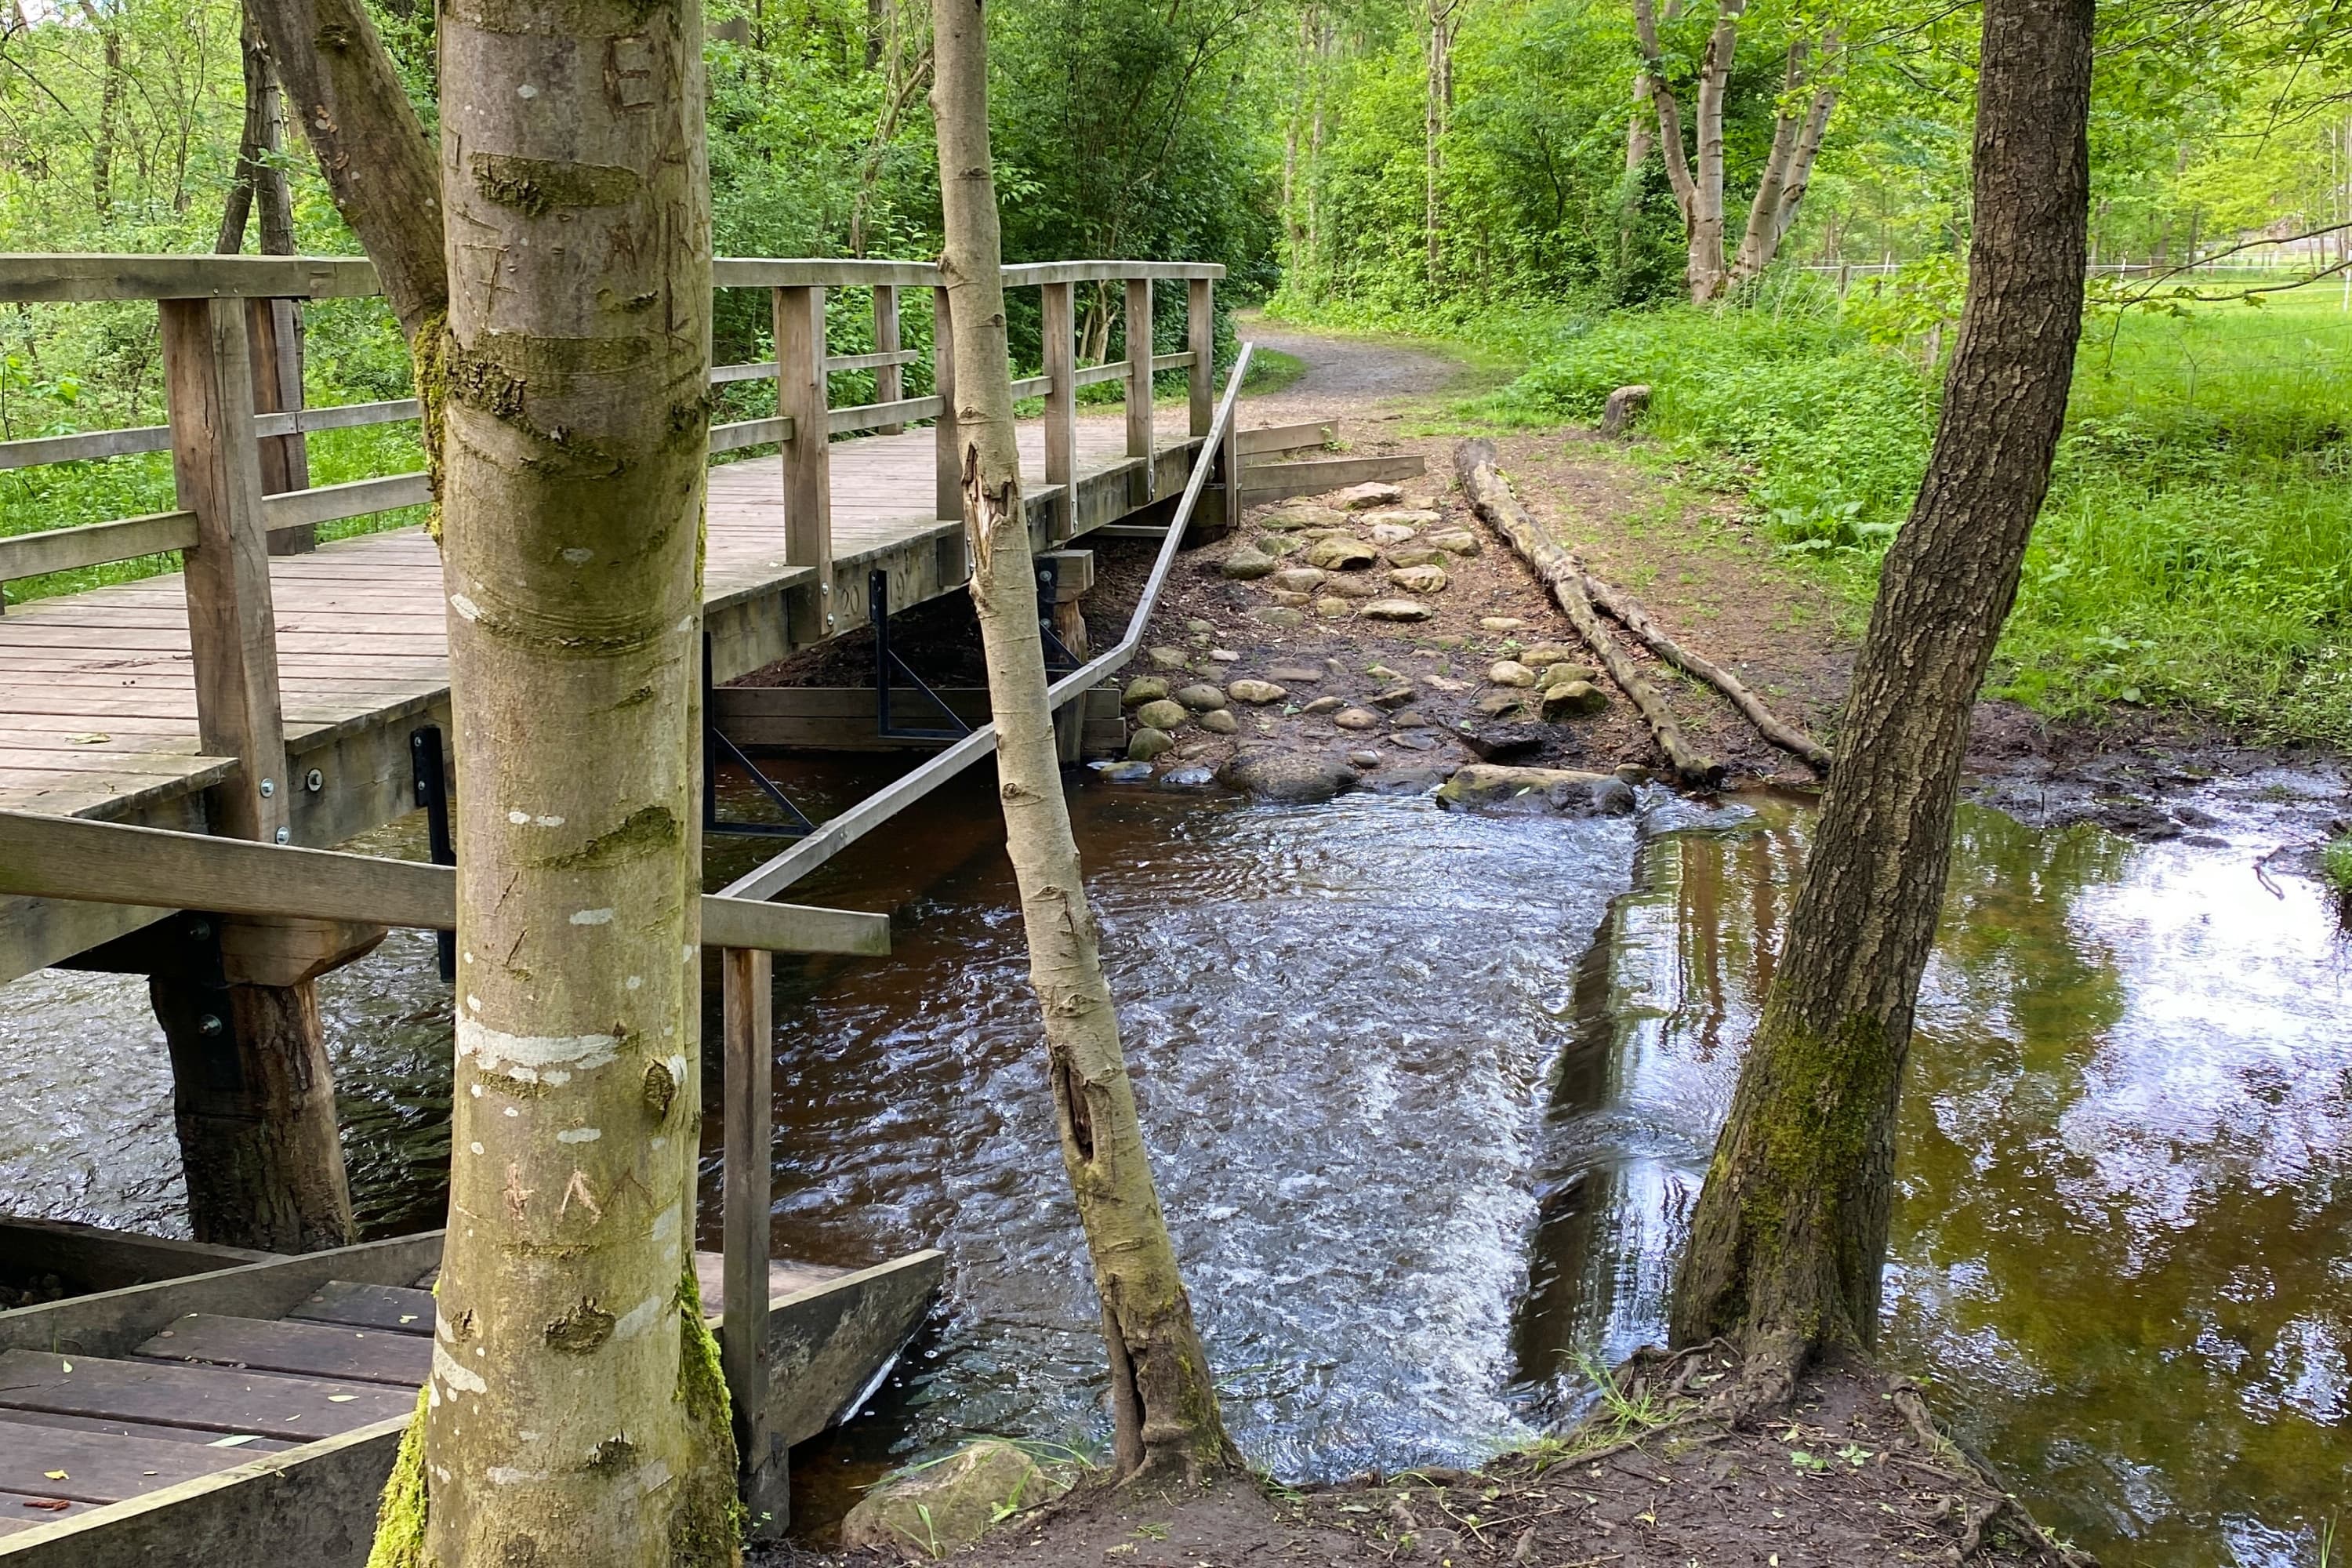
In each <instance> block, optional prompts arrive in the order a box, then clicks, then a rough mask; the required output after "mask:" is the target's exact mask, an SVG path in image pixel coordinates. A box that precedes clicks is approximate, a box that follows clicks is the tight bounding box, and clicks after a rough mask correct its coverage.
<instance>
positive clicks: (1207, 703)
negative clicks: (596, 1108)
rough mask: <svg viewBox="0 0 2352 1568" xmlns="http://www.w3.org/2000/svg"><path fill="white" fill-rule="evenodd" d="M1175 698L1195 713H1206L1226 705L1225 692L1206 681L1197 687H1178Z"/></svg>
mask: <svg viewBox="0 0 2352 1568" xmlns="http://www.w3.org/2000/svg"><path fill="white" fill-rule="evenodd" d="M1175 698H1176V700H1177V701H1179V702H1181V703H1182V704H1183V705H1184V706H1185V707H1187V708H1190V709H1191V710H1192V711H1193V712H1195V713H1206V712H1207V711H1208V710H1210V709H1212V708H1223V706H1224V705H1225V694H1224V692H1223V691H1222V690H1220V689H1217V688H1216V687H1213V686H1211V685H1210V684H1209V683H1208V682H1206V681H1202V682H1201V683H1200V684H1199V685H1197V686H1180V687H1178V688H1177V689H1176V691H1175Z"/></svg>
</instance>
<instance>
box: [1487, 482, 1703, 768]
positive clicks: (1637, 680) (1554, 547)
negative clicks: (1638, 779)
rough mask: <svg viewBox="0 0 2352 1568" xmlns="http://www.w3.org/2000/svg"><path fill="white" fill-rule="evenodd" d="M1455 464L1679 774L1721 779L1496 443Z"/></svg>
mask: <svg viewBox="0 0 2352 1568" xmlns="http://www.w3.org/2000/svg"><path fill="white" fill-rule="evenodd" d="M1454 468H1456V469H1457V470H1458V471H1459V472H1460V474H1461V476H1462V492H1463V494H1465V495H1466V496H1468V497H1469V498H1470V504H1471V505H1472V506H1473V507H1475V509H1476V510H1477V512H1478V515H1479V516H1480V517H1482V518H1484V519H1486V524H1487V526H1488V527H1490V528H1492V529H1493V530H1494V531H1496V532H1497V533H1499V534H1501V535H1502V536H1503V538H1504V539H1505V540H1506V541H1507V542H1508V543H1509V544H1510V546H1511V548H1512V549H1514V550H1516V551H1517V552H1519V557H1520V559H1522V560H1524V561H1525V562H1526V563H1528V566H1529V567H1530V568H1531V569H1532V570H1533V571H1534V573H1535V574H1536V575H1537V576H1538V577H1539V578H1541V579H1542V580H1543V583H1544V584H1545V586H1547V587H1549V589H1550V590H1551V595H1552V597H1553V598H1554V599H1555V600H1557V601H1559V607H1560V608H1561V610H1563V611H1565V612H1566V613H1567V616H1568V618H1569V620H1570V623H1571V624H1573V625H1574V626H1575V627H1576V631H1577V635H1578V636H1579V637H1582V638H1583V639H1584V640H1585V643H1586V644H1587V646H1589V647H1591V649H1592V651H1593V653H1594V654H1595V655H1596V656H1598V657H1599V658H1600V660H1601V664H1602V666H1603V667H1604V668H1607V669H1608V671H1609V679H1612V680H1613V681H1615V682H1616V683H1617V685H1618V687H1619V689H1622V691H1623V692H1624V693H1625V695H1626V697H1627V698H1629V699H1630V700H1632V701H1633V706H1634V707H1635V708H1637V709H1639V710H1641V714H1642V718H1643V721H1645V722H1647V723H1648V725H1649V726H1650V733H1651V735H1653V736H1654V737H1655V739H1656V740H1657V742H1658V749H1659V750H1660V751H1662V752H1665V754H1666V760H1667V762H1669V763H1672V764H1673V766H1674V770H1675V776H1676V777H1677V778H1679V779H1681V780H1682V781H1683V782H1684V783H1685V784H1696V785H1700V786H1703V787H1707V788H1712V787H1713V786H1714V785H1716V784H1721V783H1722V782H1723V765H1722V764H1721V763H1716V762H1713V761H1710V760H1709V759H1708V758H1706V757H1704V756H1701V755H1700V754H1699V753H1698V752H1695V751H1693V750H1692V749H1691V746H1690V742H1687V741H1685V740H1684V739H1683V732H1682V728H1681V726H1680V725H1677V724H1676V723H1675V720H1674V715H1673V714H1671V713H1669V712H1667V711H1666V705H1665V702H1664V700H1662V699H1661V698H1660V697H1659V696H1658V693H1657V691H1656V689H1654V688H1653V687H1652V686H1651V685H1650V683H1649V681H1647V680H1646V679H1643V676H1642V672H1641V670H1640V669H1639V668H1636V667H1635V666H1634V663H1633V660H1632V659H1631V658H1628V657H1626V654H1625V650H1624V649H1623V648H1622V647H1619V646H1618V644H1617V639H1616V638H1615V637H1612V636H1610V635H1609V628H1608V626H1607V625H1606V624H1604V623H1603V622H1602V621H1601V616H1599V614H1598V613H1596V612H1595V611H1594V610H1593V608H1592V601H1591V599H1590V598H1588V597H1587V596H1586V595H1585V592H1584V573H1583V571H1582V570H1581V569H1580V567H1579V566H1578V565H1577V563H1576V560H1575V558H1574V557H1573V556H1571V555H1570V554H1569V552H1567V551H1565V550H1563V549H1561V548H1560V547H1559V544H1558V543H1557V542H1555V541H1554V540H1553V539H1552V538H1551V536H1550V535H1549V534H1548V533H1546V532H1545V531H1543V529H1542V527H1541V526H1540V525H1539V524H1538V523H1537V521H1536V520H1535V519H1534V518H1532V517H1530V516H1528V509H1527V508H1525V507H1523V506H1521V505H1520V504H1519V502H1518V498H1517V497H1516V496H1514V495H1512V494H1511V487H1510V486H1509V485H1507V484H1505V483H1504V482H1503V476H1502V475H1501V474H1499V473H1497V472H1496V468H1495V447H1494V444H1493V443H1492V442H1489V441H1465V442H1463V443H1462V444H1461V445H1459V446H1457V447H1454Z"/></svg>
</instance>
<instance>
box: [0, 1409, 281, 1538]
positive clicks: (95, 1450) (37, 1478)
mask: <svg viewBox="0 0 2352 1568" xmlns="http://www.w3.org/2000/svg"><path fill="white" fill-rule="evenodd" d="M251 1458H254V1452H253V1449H252V1447H250V1446H247V1445H240V1446H238V1447H234V1448H214V1447H206V1446H205V1445H204V1444H202V1443H172V1442H159V1441H157V1440H155V1439H154V1438H152V1437H122V1436H114V1435H112V1434H110V1433H103V1432H75V1431H68V1430H65V1429H63V1428H60V1427H56V1426H27V1425H26V1424H24V1423H22V1422H16V1421H9V1420H5V1419H0V1510H7V1509H13V1508H14V1506H15V1505H14V1503H13V1501H12V1500H11V1496H10V1494H19V1495H22V1496H25V1497H47V1498H70V1499H72V1500H74V1501H76V1502H120V1501H121V1500H122V1499H124V1498H127V1497H137V1496H138V1495H139V1494H140V1493H142V1492H152V1491H153V1490H155V1489H158V1488H160V1487H168V1486H172V1485H173V1484H175V1483H177V1482H180V1481H185V1480H193V1479H195V1478H196V1477H198V1476H209V1475H211V1474H213V1473H214V1472H215V1470H227V1469H234V1468H236V1467H237V1466H239V1465H242V1464H244V1463H246V1462H247V1460H249V1459H251ZM47 1517H54V1515H48V1516H47Z"/></svg>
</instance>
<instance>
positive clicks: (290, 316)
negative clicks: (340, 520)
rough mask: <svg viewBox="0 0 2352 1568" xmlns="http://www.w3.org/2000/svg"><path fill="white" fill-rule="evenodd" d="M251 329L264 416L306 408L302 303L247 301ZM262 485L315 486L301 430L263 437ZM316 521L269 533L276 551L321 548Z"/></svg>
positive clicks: (268, 488) (256, 393)
mask: <svg viewBox="0 0 2352 1568" xmlns="http://www.w3.org/2000/svg"><path fill="white" fill-rule="evenodd" d="M246 327H247V333H248V334H249V335H250V337H251V338H252V341H253V406H254V408H255V410H256V411H257V412H258V413H262V414H284V413H293V412H299V410H300V408H301V407H302V307H301V305H300V303H299V301H296V300H247V317H246ZM260 447H261V489H262V493H263V494H265V495H273V496H275V495H284V494H285V493H286V492H287V491H289V490H307V489H310V444H309V442H308V441H307V440H306V439H305V437H303V435H302V433H301V432H300V431H299V430H298V431H296V432H295V433H294V434H293V435H291V436H265V437H261V439H260ZM318 542H319V530H318V527H317V525H316V524H307V525H305V526H303V527H301V528H289V529H287V530H285V531H283V532H279V533H273V534H271V535H270V536H269V553H271V554H272V555H301V554H305V553H307V552H310V551H311V550H314V549H316V548H317V547H318Z"/></svg>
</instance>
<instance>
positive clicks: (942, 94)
mask: <svg viewBox="0 0 2352 1568" xmlns="http://www.w3.org/2000/svg"><path fill="white" fill-rule="evenodd" d="M931 16H932V32H933V35H934V40H935V42H934V47H935V49H936V51H937V64H936V66H935V68H934V72H933V86H932V90H931V105H932V110H933V118H934V119H935V120H936V121H937V122H938V127H939V139H940V203H941V207H942V210H943V214H944V216H945V218H946V231H947V245H946V248H945V250H944V252H943V253H942V254H941V256H940V274H941V276H942V277H943V278H944V279H946V283H947V289H948V298H949V308H950V311H951V312H952V315H953V320H954V322H955V334H954V335H955V351H954V352H955V394H956V419H957V430H958V433H959V435H960V437H961V441H962V457H961V468H962V475H963V509H964V519H965V522H964V530H965V534H966V538H967V541H968V543H969V545H970V550H971V598H972V605H973V608H974V609H975V611H976V612H977V613H978V615H979V618H980V635H981V646H982V649H983V651H984V653H985V655H986V658H987V662H988V691H989V702H990V708H991V710H992V712H993V713H994V715H995V722H996V733H997V742H996V769H997V779H998V784H997V793H998V796H999V798H1000V799H1001V801H1002V802H1003V807H1004V834H1005V849H1006V852H1007V854H1008V855H1009V856H1010V857H1011V858H1012V861H1013V878H1014V880H1015V881H1016V882H1017V883H1018V885H1019V888H1020V892H1021V914H1022V921H1023V925H1024V930H1025V931H1026V933H1027V936H1028V941H1029V974H1030V979H1031V981H1032V983H1033V984H1034V985H1035V986H1036V989H1037V996H1038V1000H1039V1001H1040V1002H1041V1003H1042V1004H1043V1005H1044V1013H1045V1052H1046V1058H1047V1061H1048V1065H1049V1072H1050V1076H1051V1079H1052V1082H1053V1089H1054V1110H1055V1121H1056V1122H1057V1124H1058V1125H1059V1128H1060V1132H1061V1143H1062V1163H1063V1165H1064V1167H1065V1169H1066V1170H1067V1171H1068V1173H1069V1177H1070V1187H1071V1190H1072V1192H1073V1193H1074V1194H1075V1195H1076V1199H1077V1206H1078V1216H1079V1219H1080V1220H1081V1222H1082V1223H1083V1225H1084V1226H1085V1229H1086V1237H1087V1248H1088V1250H1089V1251H1090V1252H1091V1253H1092V1255H1093V1258H1094V1268H1095V1286H1096V1289H1097V1291H1099V1292H1100V1295H1101V1298H1102V1315H1103V1336H1104V1340H1105V1342H1106V1348H1107V1349H1108V1352H1109V1358H1110V1392H1111V1405H1112V1412H1113V1415H1114V1418H1115V1421H1116V1425H1117V1445H1118V1469H1119V1473H1120V1475H1121V1476H1122V1477H1123V1478H1128V1479H1150V1480H1152V1481H1155V1482H1177V1481H1185V1482H1191V1481H1198V1480H1201V1479H1205V1478H1208V1477H1211V1476H1213V1475H1215V1474H1217V1473H1220V1472H1222V1471H1223V1470H1224V1469H1226V1468H1229V1467H1230V1466H1232V1465H1233V1464H1234V1463H1235V1462H1236V1459H1235V1456H1234V1452H1233V1447H1232V1445H1231V1444H1230V1443H1229V1442H1228V1441H1227V1440H1226V1437H1225V1430H1224V1425H1223V1420H1222V1418H1221V1417H1220V1416H1219V1415H1218V1412H1217V1395H1216V1384H1215V1382H1214V1380H1213V1376H1212V1374H1211V1373H1210V1369H1209V1360H1208V1356H1207V1354H1206V1353H1205V1352H1203V1350H1202V1345H1201V1336H1200V1334H1199V1332H1198V1331H1196V1330H1195V1329H1194V1328H1193V1326H1192V1302H1191V1301H1190V1300H1189V1299H1188V1298H1187V1297H1186V1295H1185V1292H1184V1281H1183V1279H1182V1278H1181V1275H1180V1274H1179V1273H1178V1271H1177V1267H1176V1249H1175V1246H1174V1244H1173V1243H1172V1242H1171V1240H1170V1238H1169V1235H1168V1225H1167V1221H1166V1220H1165V1218H1163V1217H1162V1215H1161V1214H1160V1196H1159V1194H1158V1192H1157V1190H1156V1189H1155V1188H1154V1186H1153V1184H1152V1180H1151V1167H1150V1161H1149V1158H1148V1156H1147V1154H1146V1152H1145V1150H1144V1146H1143V1131H1142V1127H1141V1125H1140V1123H1139V1121H1137V1118H1136V1110H1135V1091H1134V1089H1133V1086H1132V1085H1131V1084H1130V1083H1129V1080H1128V1076H1127V1064H1126V1061H1125V1059H1124V1058H1122V1057H1121V1055H1120V1051H1119V1039H1118V1013H1117V1012H1116V1011H1115V1010H1114V1009H1113V1007H1112V1005H1111V998H1110V987H1109V985H1108V984H1107V983H1106V982H1105V980H1104V978H1103V970H1102V958H1101V953H1100V936H1099V933H1098V932H1097V929H1096V926H1095V919H1094V913H1093V911H1092V910H1090V909H1088V908H1087V898H1086V889H1085V887H1084V885H1083V883H1082V881H1081V878H1080V870H1079V866H1078V849H1077V843H1076V839H1075V838H1074V837H1072V834H1071V831H1070V812H1069V805H1068V803H1067V802H1066V801H1065V800H1064V799H1063V797H1062V779H1061V764H1060V763H1059V761H1058V760H1057V756H1056V752H1055V738H1054V720H1053V714H1052V712H1051V710H1049V709H1048V708H1047V707H1046V703H1045V684H1046V683H1045V650H1044V647H1043V644H1042V643H1041V641H1040V639H1039V637H1038V635H1037V582H1036V578H1035V575H1034V568H1033V564H1032V561H1031V556H1030V543H1029V528H1028V523H1027V521H1026V513H1025V511H1024V508H1023V505H1022V499H1021V462H1020V454H1019V452H1018V450H1017V449H1016V448H1015V447H1014V445H1013V386H1012V382H1011V380H1010V376H1011V372H1010V369H1009V362H1008V361H1007V359H1006V352H1007V350H1006V342H1005V328H1004V284H1003V254H1002V247H1001V242H1000V238H999V229H998V219H997V210H996V182H995V178H994V176H993V174H992V172H991V167H990V152H989V136H988V33H987V17H986V13H985V11H984V9H983V6H982V0H932V9H931ZM1146 352H1148V350H1147V351H1146Z"/></svg>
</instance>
